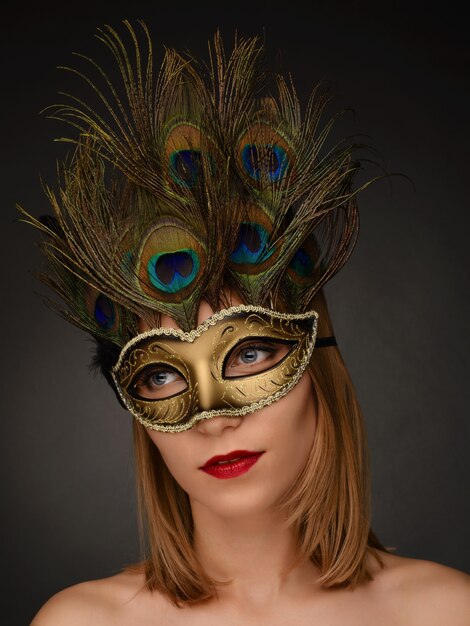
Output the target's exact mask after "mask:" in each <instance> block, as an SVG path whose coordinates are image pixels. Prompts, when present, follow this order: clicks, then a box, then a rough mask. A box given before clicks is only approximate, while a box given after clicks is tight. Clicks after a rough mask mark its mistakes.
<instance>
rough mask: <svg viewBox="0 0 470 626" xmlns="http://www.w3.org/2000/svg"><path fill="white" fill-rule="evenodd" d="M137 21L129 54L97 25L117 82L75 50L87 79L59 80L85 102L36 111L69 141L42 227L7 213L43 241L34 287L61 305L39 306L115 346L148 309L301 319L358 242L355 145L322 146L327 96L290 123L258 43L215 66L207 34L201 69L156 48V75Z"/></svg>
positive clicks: (189, 322) (151, 319)
mask: <svg viewBox="0 0 470 626" xmlns="http://www.w3.org/2000/svg"><path fill="white" fill-rule="evenodd" d="M140 25H141V28H142V32H143V38H142V39H143V40H142V41H140V40H139V35H138V33H137V32H136V30H135V29H134V28H133V27H132V26H131V24H130V23H129V22H127V21H125V22H124V27H125V33H124V34H125V36H126V37H127V38H128V39H129V41H130V43H128V44H126V43H125V42H124V36H123V37H121V35H119V34H118V33H117V32H116V31H115V30H114V29H113V28H111V27H109V26H106V27H104V28H102V29H100V30H99V31H98V38H99V39H100V40H101V41H102V42H103V43H104V44H105V46H106V47H107V49H108V51H109V52H110V53H111V56H112V58H113V61H114V65H115V69H117V79H116V78H115V77H114V78H113V79H112V78H111V77H110V74H109V73H108V72H107V71H106V70H105V69H104V68H103V67H102V66H101V65H99V64H98V63H96V62H95V61H94V60H93V59H90V58H88V57H85V56H83V55H78V57H79V58H80V59H81V62H83V63H84V64H85V65H87V66H88V70H86V71H85V70H78V69H72V68H66V69H68V70H69V71H71V72H73V73H74V74H76V75H77V76H78V77H79V78H80V80H81V81H82V82H83V83H84V90H88V91H89V99H88V100H87V99H86V98H85V97H84V96H82V97H77V96H75V95H69V94H63V95H64V102H63V103H62V104H59V105H55V106H54V107H51V108H50V109H49V114H50V115H51V117H54V118H57V119H60V120H61V121H65V122H68V123H69V124H70V125H72V126H73V127H74V128H75V129H77V130H78V135H77V136H75V137H66V138H62V139H63V140H64V141H69V142H72V143H73V144H74V145H75V149H74V153H73V156H72V158H71V159H70V161H67V162H65V163H64V164H63V165H62V166H61V168H60V171H59V177H58V178H59V180H58V185H57V190H56V191H54V190H53V189H51V188H47V189H46V192H47V196H48V198H49V201H50V203H51V206H52V209H53V213H54V217H53V218H44V219H36V218H34V217H32V216H31V215H30V214H28V213H27V212H26V211H24V210H23V209H21V208H20V210H21V211H22V212H23V213H24V215H25V216H26V218H25V219H26V220H27V221H29V222H30V223H32V224H33V225H34V226H36V227H37V228H39V229H40V230H41V231H42V232H43V233H44V234H45V235H46V237H45V238H44V240H43V243H42V249H43V252H44V254H45V256H46V257H47V260H48V269H47V271H46V272H45V273H44V274H43V276H42V278H43V280H45V282H47V284H48V285H50V286H51V287H52V288H53V289H54V290H55V291H56V292H57V293H58V294H59V296H60V297H61V299H62V300H63V301H64V302H65V305H66V308H65V309H64V308H63V307H62V308H61V307H60V305H54V306H56V308H59V309H60V311H61V312H62V314H63V315H64V316H65V317H66V318H67V319H68V320H69V321H71V322H73V323H74V324H76V325H78V326H79V327H80V328H83V329H84V330H86V331H87V332H90V333H92V334H93V335H94V336H95V337H101V338H105V339H107V340H109V341H111V342H113V343H115V344H117V345H119V346H122V345H123V344H124V343H126V341H128V339H129V338H130V337H131V336H133V335H135V334H136V333H137V332H138V320H139V319H143V320H145V321H146V322H147V323H148V324H150V325H155V324H156V320H157V319H158V314H162V313H163V314H167V315H170V316H171V317H173V318H174V319H175V320H176V322H177V323H178V324H179V326H180V327H181V328H182V329H183V330H186V331H187V330H190V329H191V328H194V327H195V325H196V319H197V318H196V316H197V310H198V305H199V302H200V300H201V299H202V298H204V299H206V300H207V301H208V302H209V303H210V304H211V306H213V307H214V308H215V307H218V306H219V305H220V302H221V292H222V288H229V289H233V290H235V291H237V292H238V293H239V294H240V295H241V297H242V299H243V300H244V301H245V302H247V303H250V304H255V305H259V306H265V307H266V306H267V307H269V306H270V303H272V302H274V301H278V300H279V299H280V300H281V301H282V302H283V303H284V304H283V306H285V307H286V308H287V309H288V310H291V311H293V312H303V311H306V310H308V308H309V306H310V303H311V300H312V298H313V296H314V295H315V293H316V292H317V291H318V290H319V289H320V288H321V287H322V286H323V285H324V283H325V282H326V281H327V280H329V279H330V278H331V277H332V276H333V275H334V274H335V273H336V272H337V271H338V270H339V269H340V267H341V266H342V265H343V264H344V263H345V261H346V260H347V258H348V256H349V254H350V253H351V250H352V248H353V246H354V243H355V239H356V236H357V231H358V213H357V207H356V202H355V197H356V194H357V190H356V191H353V188H352V183H353V178H354V175H355V174H356V172H357V171H358V169H359V167H360V164H359V162H358V161H357V159H356V158H354V154H355V150H356V146H355V145H354V144H349V143H340V144H338V145H336V146H334V147H333V148H331V149H330V150H328V151H325V150H324V144H325V141H326V139H327V137H328V135H329V133H330V130H331V128H332V126H333V124H334V123H335V121H336V119H337V117H338V116H335V117H333V118H332V119H330V120H328V121H327V122H326V124H325V125H324V126H322V125H321V120H322V119H323V116H324V109H325V106H326V105H327V103H328V100H329V98H328V95H327V94H326V93H325V92H323V91H321V90H320V89H319V88H317V89H315V90H314V92H313V93H312V95H311V97H310V99H309V101H308V104H307V107H306V110H305V112H304V114H302V111H301V106H300V102H299V99H298V97H297V94H296V91H295V88H294V86H293V85H292V82H291V81H290V80H289V81H287V80H286V79H284V78H283V77H281V76H272V75H271V74H269V73H267V72H266V71H265V70H264V69H263V62H262V56H263V47H262V45H261V44H260V41H259V39H258V38H250V39H242V38H236V39H235V42H234V47H233V50H232V52H231V54H230V55H227V54H226V52H225V49H224V46H223V44H222V39H221V36H220V35H219V33H217V34H216V35H215V38H214V42H213V44H212V45H210V46H209V62H208V63H207V64H203V63H202V62H200V61H198V60H196V59H194V58H193V57H191V56H190V55H188V54H187V55H182V54H179V53H178V52H176V51H174V50H171V49H166V50H165V53H164V56H163V61H162V64H161V67H160V68H159V70H158V71H156V70H155V68H154V60H153V49H152V42H151V39H150V35H149V32H148V30H147V28H146V26H145V25H144V24H142V23H140Z"/></svg>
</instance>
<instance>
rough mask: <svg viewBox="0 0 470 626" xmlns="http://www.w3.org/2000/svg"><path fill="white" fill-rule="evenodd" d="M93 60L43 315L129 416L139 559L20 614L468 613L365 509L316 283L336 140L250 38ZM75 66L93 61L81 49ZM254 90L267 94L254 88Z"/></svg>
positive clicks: (338, 238)
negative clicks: (112, 63)
mask: <svg viewBox="0 0 470 626" xmlns="http://www.w3.org/2000/svg"><path fill="white" fill-rule="evenodd" d="M126 26H127V28H128V30H129V33H130V35H131V38H132V41H133V42H134V43H133V53H132V57H133V59H134V61H131V59H130V56H131V55H130V54H128V53H127V51H126V49H125V47H124V45H123V44H122V42H121V40H120V38H119V37H118V36H117V35H116V34H115V33H114V31H112V30H111V29H105V30H103V31H101V37H102V39H103V40H104V41H105V42H106V43H107V45H108V47H109V48H110V50H111V51H112V52H113V54H114V56H115V58H116V60H117V62H118V65H119V70H120V74H121V78H122V84H123V86H124V89H123V93H121V92H120V91H119V88H116V87H115V86H113V83H112V82H111V81H110V80H109V79H108V77H107V76H106V74H105V73H104V72H102V70H101V69H100V68H99V67H98V68H97V69H98V74H99V75H101V77H102V79H104V80H103V83H102V84H103V88H100V87H99V86H98V87H97V86H96V85H95V84H94V83H93V82H91V81H89V80H88V79H86V80H87V82H88V84H89V85H91V87H92V89H93V91H94V93H95V95H97V96H98V105H99V106H101V107H102V108H101V109H99V110H96V111H95V110H94V108H92V107H91V106H90V105H89V104H87V103H86V102H83V99H82V98H80V100H78V99H73V100H72V102H71V103H69V104H66V105H61V106H60V107H59V108H58V111H57V114H58V115H59V116H60V117H62V118H63V119H67V120H68V121H71V122H72V123H73V124H74V125H77V126H78V127H79V128H80V129H81V131H82V132H81V135H80V137H79V139H78V140H77V150H76V153H75V155H74V158H73V161H72V162H71V163H70V164H69V165H67V166H66V167H65V168H64V170H63V172H62V179H61V189H60V192H59V193H58V194H57V195H56V194H54V193H53V192H49V197H50V200H51V203H52V206H53V208H54V212H55V216H54V217H43V218H41V220H39V221H38V220H34V218H31V217H30V219H31V221H33V223H34V224H35V225H36V226H37V227H39V228H40V229H41V230H42V231H43V232H45V233H46V235H47V238H46V240H45V242H44V248H43V249H44V252H45V254H46V256H47V258H48V260H49V261H50V270H49V272H48V275H47V277H46V280H47V282H48V284H50V285H51V286H52V287H53V288H54V289H55V290H56V291H57V293H59V295H60V296H61V297H62V299H63V300H64V301H65V303H66V305H67V309H66V310H65V311H64V313H63V314H64V315H65V316H66V318H67V319H69V321H72V322H73V323H75V324H76V325H78V326H79V327H81V328H83V329H84V330H87V331H88V332H90V333H91V334H92V335H93V336H94V337H95V339H96V341H97V357H96V363H97V365H99V367H100V368H101V370H102V372H103V374H104V375H105V377H106V378H107V380H108V382H110V384H111V385H112V387H113V389H114V390H115V391H116V393H117V395H118V398H119V400H120V401H121V402H122V403H123V404H124V405H125V406H126V408H128V409H129V411H130V412H131V413H132V414H133V416H134V417H135V422H134V434H135V450H136V459H137V475H138V484H139V492H140V500H141V506H142V511H143V516H142V518H143V528H144V532H145V535H146V538H147V558H146V560H145V561H144V562H143V563H142V564H140V565H138V566H135V567H134V568H128V569H127V570H126V571H125V572H123V573H122V574H119V575H117V576H114V577H111V578H108V579H104V580H100V581H92V582H87V583H83V584H81V585H77V586H75V587H72V588H70V589H68V590H65V591H63V592H61V593H59V594H57V595H56V596H54V597H53V598H52V599H51V600H50V601H49V602H48V603H47V604H46V605H45V606H44V607H43V608H42V609H41V611H40V612H39V613H38V615H37V616H36V618H35V620H34V621H33V624H34V625H35V626H41V625H42V624H44V625H45V626H47V625H51V626H53V625H54V624H71V625H73V624H87V623H93V624H152V623H155V624H179V623H186V622H188V621H189V620H190V621H191V623H195V624H197V623H199V622H200V623H202V622H204V623H205V624H208V623H209V624H215V623H224V624H265V623H266V624H267V623H269V624H278V623H279V624H286V623H292V624H311V623H317V624H344V623H347V624H361V626H363V625H365V624H374V625H375V624H407V625H408V624H410V625H413V624H423V623H425V624H427V625H428V624H444V623H445V624H451V625H453V624H455V625H456V626H457V625H460V624H462V625H463V624H469V623H470V591H469V587H470V583H469V579H468V577H467V576H466V575H465V574H463V573H461V572H458V571H456V570H451V569H449V568H446V567H443V566H439V565H436V564H433V563H428V562H423V561H415V560H413V559H404V558H402V557H397V556H394V555H392V554H390V553H389V552H387V550H386V549H385V548H384V547H383V546H382V544H381V543H380V542H379V540H378V539H377V538H376V537H375V535H374V533H373V532H372V531H371V529H370V511H369V481H368V462H367V452H366V445H365V433H364V427H363V422H362V417H361V413H360V410H359V407H358V403H357V400H356V397H355V394H354V390H353V388H352V384H351V381H350V379H349V376H348V374H347V371H346V369H345V366H344V364H343V362H342V359H341V356H340V354H339V351H338V348H337V347H336V342H335V340H334V335H333V330H332V326H331V322H330V319H329V316H328V311H327V307H326V303H325V300H324V297H323V295H322V291H321V287H322V286H323V285H324V284H325V282H326V281H327V280H328V279H329V278H330V277H331V276H332V275H333V274H334V273H335V272H336V271H337V270H338V269H340V267H341V266H342V265H343V264H344V262H345V261H346V260H347V258H348V256H349V254H350V252H351V250H352V247H353V245H354V242H355V238H356V235H357V227H358V221H357V209H356V205H355V195H356V193H357V191H353V190H352V182H353V178H354V175H355V173H356V172H357V170H358V169H359V163H358V162H357V160H356V159H355V158H353V154H354V153H355V146H350V145H347V144H344V143H343V144H340V145H339V146H336V147H335V148H334V149H333V150H331V151H330V152H328V153H327V154H325V155H321V153H320V149H321V147H322V144H323V142H324V140H325V138H326V136H327V134H328V131H329V129H330V127H331V123H327V124H326V126H325V127H324V128H323V129H322V128H319V119H320V116H321V114H322V111H323V108H324V106H325V104H326V98H325V96H324V95H322V94H318V93H314V94H313V96H312V98H311V100H310V102H309V105H308V107H307V111H306V114H305V116H304V117H303V119H302V118H301V115H300V110H299V104H298V101H297V98H296V94H295V91H294V89H293V87H292V86H291V85H290V84H288V83H287V82H286V81H284V80H283V79H282V78H281V77H276V76H274V77H270V76H267V75H266V74H265V73H264V72H262V71H261V69H260V53H261V47H260V46H259V43H258V41H257V40H246V41H237V42H236V43H235V48H234V51H233V53H232V54H231V56H230V57H228V58H227V57H226V56H225V53H224V50H223V47H222V45H221V42H220V39H219V38H218V37H216V39H215V43H214V46H213V48H212V50H211V57H210V63H209V66H208V67H202V66H200V65H198V64H197V62H196V61H195V60H194V59H190V58H186V57H182V56H180V55H178V54H177V53H175V52H173V51H168V52H167V53H166V56H165V59H164V63H163V66H162V69H161V71H160V74H159V76H158V80H157V82H156V84H155V85H154V83H153V68H152V49H151V45H150V40H149V39H148V40H147V44H148V53H147V55H144V56H142V54H141V51H140V49H139V46H138V44H137V38H136V35H135V33H134V31H133V29H132V28H131V27H130V26H129V25H128V24H126ZM95 67H96V66H95ZM273 94H274V95H273Z"/></svg>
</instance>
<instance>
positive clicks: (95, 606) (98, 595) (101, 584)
mask: <svg viewBox="0 0 470 626" xmlns="http://www.w3.org/2000/svg"><path fill="white" fill-rule="evenodd" d="M141 594H142V596H141ZM146 595H147V592H146V589H145V582H144V576H143V574H140V573H138V572H127V571H125V572H122V573H120V574H117V575H115V576H110V577H109V578H102V579H99V580H90V581H88V582H84V583H80V584H78V585H73V586H72V587H68V588H67V589H64V590H63V591H60V592H59V593H57V594H55V595H54V596H52V598H50V600H48V601H47V602H46V604H44V606H43V607H42V608H41V610H40V611H39V612H38V613H37V615H36V617H35V618H34V619H33V621H32V623H31V626H64V624H67V626H89V625H91V624H93V626H108V625H110V624H112V625H113V626H114V625H118V624H121V623H126V620H128V619H129V618H130V617H131V616H132V617H133V618H134V616H135V613H136V612H138V607H139V606H140V602H139V601H138V600H136V599H137V598H138V597H139V598H140V597H144V598H145V597H146ZM127 623H129V622H127Z"/></svg>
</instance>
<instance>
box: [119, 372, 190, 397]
mask: <svg viewBox="0 0 470 626" xmlns="http://www.w3.org/2000/svg"><path fill="white" fill-rule="evenodd" d="M187 388H188V383H187V382H186V380H185V379H184V377H183V375H182V374H181V373H180V372H178V370H176V369H174V368H172V367H170V366H169V365H166V364H162V363H152V364H151V365H147V367H144V368H143V369H142V370H141V371H140V372H139V373H138V374H137V375H136V376H135V377H134V379H133V381H132V383H131V385H130V387H129V393H130V395H131V396H132V397H133V398H136V399H138V400H139V399H140V400H167V399H168V398H172V397H173V396H177V395H178V394H180V393H183V391H186V389H187Z"/></svg>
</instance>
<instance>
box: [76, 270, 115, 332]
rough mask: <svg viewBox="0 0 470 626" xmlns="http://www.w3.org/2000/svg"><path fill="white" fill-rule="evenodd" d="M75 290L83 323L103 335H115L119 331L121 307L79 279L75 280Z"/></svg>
mask: <svg viewBox="0 0 470 626" xmlns="http://www.w3.org/2000/svg"><path fill="white" fill-rule="evenodd" d="M75 291H76V294H77V297H78V298H79V299H80V301H81V303H82V306H81V307H80V309H81V311H82V313H81V317H82V321H83V323H85V324H86V326H87V327H88V328H90V327H91V328H92V329H94V330H93V332H96V333H97V334H100V335H102V336H103V337H108V338H110V339H111V338H113V337H116V336H117V335H118V334H119V333H120V332H121V317H122V315H121V308H120V307H119V306H118V305H117V304H116V303H115V302H113V301H112V300H111V299H110V298H108V296H106V295H105V294H104V293H101V292H100V291H98V290H97V289H95V288H94V287H92V286H91V285H86V284H84V283H82V282H81V281H78V280H77V283H76V285H75ZM78 294H79V295H78ZM82 307H83V308H82Z"/></svg>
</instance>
